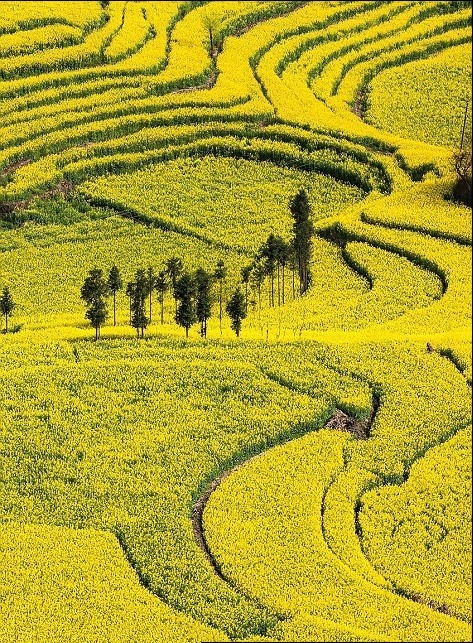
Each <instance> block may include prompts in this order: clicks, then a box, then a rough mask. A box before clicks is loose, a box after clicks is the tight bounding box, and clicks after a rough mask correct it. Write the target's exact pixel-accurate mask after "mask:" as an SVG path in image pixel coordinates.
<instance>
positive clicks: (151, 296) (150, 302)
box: [149, 292, 153, 324]
mask: <svg viewBox="0 0 473 643" xmlns="http://www.w3.org/2000/svg"><path fill="white" fill-rule="evenodd" d="M152 303H153V293H152V292H150V293H149V323H150V324H151V317H152V315H151V306H152Z"/></svg>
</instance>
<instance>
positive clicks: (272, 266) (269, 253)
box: [258, 232, 278, 306]
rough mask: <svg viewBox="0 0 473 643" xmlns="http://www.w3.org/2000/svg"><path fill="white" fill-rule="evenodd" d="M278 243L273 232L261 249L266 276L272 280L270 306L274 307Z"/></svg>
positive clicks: (260, 253) (260, 254)
mask: <svg viewBox="0 0 473 643" xmlns="http://www.w3.org/2000/svg"><path fill="white" fill-rule="evenodd" d="M277 248H278V243H277V238H276V236H275V235H274V234H273V233H272V232H271V234H270V235H269V237H268V238H267V240H266V241H265V243H263V245H262V246H261V247H260V249H259V253H258V254H259V257H261V258H263V259H264V260H265V266H266V274H267V275H268V277H269V278H270V279H271V291H270V298H269V299H270V304H271V306H274V276H275V273H276V267H277V252H278V250H277Z"/></svg>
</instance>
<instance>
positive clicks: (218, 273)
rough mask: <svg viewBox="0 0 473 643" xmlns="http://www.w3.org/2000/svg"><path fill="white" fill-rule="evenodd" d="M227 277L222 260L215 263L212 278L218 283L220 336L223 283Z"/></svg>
mask: <svg viewBox="0 0 473 643" xmlns="http://www.w3.org/2000/svg"><path fill="white" fill-rule="evenodd" d="M226 276H227V269H226V267H225V263H224V262H223V260H222V259H220V260H219V261H218V262H217V267H216V269H215V272H214V278H215V279H216V281H218V288H219V291H218V301H219V320H220V334H222V319H223V282H224V281H225V278H226Z"/></svg>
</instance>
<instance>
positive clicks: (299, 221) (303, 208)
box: [289, 190, 314, 295]
mask: <svg viewBox="0 0 473 643" xmlns="http://www.w3.org/2000/svg"><path fill="white" fill-rule="evenodd" d="M289 208H290V211H291V215H292V218H293V219H294V225H293V231H294V239H293V246H294V250H295V253H296V256H297V262H298V267H299V289H300V293H301V295H303V294H304V293H305V292H306V291H307V289H308V287H309V283H310V259H311V255H312V235H313V233H314V227H313V225H312V222H311V220H310V215H311V211H310V205H309V199H308V197H307V193H306V191H305V190H300V191H299V192H298V193H297V194H296V195H295V196H294V197H293V198H292V199H291V201H290V203H289Z"/></svg>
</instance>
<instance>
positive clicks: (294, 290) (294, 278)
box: [292, 266, 296, 299]
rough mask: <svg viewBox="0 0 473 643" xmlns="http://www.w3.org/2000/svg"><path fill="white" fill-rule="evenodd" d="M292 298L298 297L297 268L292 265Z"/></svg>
mask: <svg viewBox="0 0 473 643" xmlns="http://www.w3.org/2000/svg"><path fill="white" fill-rule="evenodd" d="M292 298H293V299H295V298H296V269H295V268H294V266H292Z"/></svg>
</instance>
